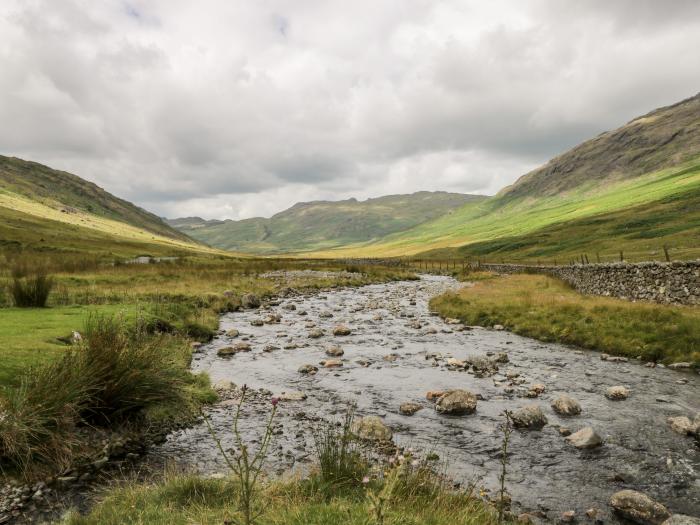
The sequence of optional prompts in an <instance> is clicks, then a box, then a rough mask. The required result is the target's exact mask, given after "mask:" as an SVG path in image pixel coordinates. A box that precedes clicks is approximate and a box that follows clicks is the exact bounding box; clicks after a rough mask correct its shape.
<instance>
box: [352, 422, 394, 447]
mask: <svg viewBox="0 0 700 525" xmlns="http://www.w3.org/2000/svg"><path fill="white" fill-rule="evenodd" d="M353 432H354V433H355V434H357V437H359V438H360V439H365V440H367V441H391V438H392V437H393V432H392V431H391V429H390V428H389V427H388V426H386V425H385V424H384V423H383V422H382V420H381V419H379V418H378V417H377V416H366V417H362V418H360V419H358V420H357V421H355V423H354V425H353Z"/></svg>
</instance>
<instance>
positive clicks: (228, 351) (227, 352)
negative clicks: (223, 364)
mask: <svg viewBox="0 0 700 525" xmlns="http://www.w3.org/2000/svg"><path fill="white" fill-rule="evenodd" d="M250 350H251V347H250V343H243V342H241V343H236V344H235V345H233V346H224V347H222V348H219V349H218V350H217V351H216V355H218V356H219V357H229V356H232V355H236V354H238V353H240V352H250Z"/></svg>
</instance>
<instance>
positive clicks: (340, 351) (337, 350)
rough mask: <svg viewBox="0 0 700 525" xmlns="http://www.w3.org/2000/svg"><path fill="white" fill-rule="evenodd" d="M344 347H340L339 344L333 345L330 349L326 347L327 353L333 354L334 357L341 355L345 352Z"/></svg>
mask: <svg viewBox="0 0 700 525" xmlns="http://www.w3.org/2000/svg"><path fill="white" fill-rule="evenodd" d="M344 353H345V352H343V349H342V348H340V347H339V346H331V347H329V348H328V349H326V355H329V356H332V357H340V356H342V355H343V354H344Z"/></svg>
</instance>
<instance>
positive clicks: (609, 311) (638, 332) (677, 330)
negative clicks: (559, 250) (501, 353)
mask: <svg viewBox="0 0 700 525" xmlns="http://www.w3.org/2000/svg"><path fill="white" fill-rule="evenodd" d="M466 278H467V279H468V276H467V277H466ZM430 306H431V308H432V309H433V310H435V311H437V312H439V313H440V315H442V316H445V317H453V318H458V319H460V320H462V321H463V322H465V323H467V324H470V325H480V326H493V325H496V324H500V325H503V326H505V327H506V328H507V329H508V330H511V331H513V332H515V333H517V334H520V335H524V336H527V337H533V338H535V339H539V340H541V341H549V342H559V343H565V344H571V345H576V346H579V347H582V348H588V349H592V350H599V351H602V352H607V353H611V354H615V355H622V356H627V357H631V358H634V357H637V356H641V357H642V359H643V360H645V361H659V362H664V363H670V362H679V361H690V362H693V363H695V364H696V365H700V308H697V307H690V306H687V307H683V306H666V305H655V304H651V303H631V302H628V301H624V300H621V299H613V298H607V297H597V296H585V295H581V294H579V293H578V292H576V291H574V290H573V289H571V288H570V287H569V286H567V285H566V284H565V283H563V282H562V281H559V280H557V279H554V278H551V277H547V276H541V275H525V274H518V275H509V276H503V277H498V278H494V279H489V280H482V281H479V282H477V283H475V284H474V286H473V287H465V288H463V289H461V290H459V291H458V292H451V293H447V294H444V295H441V296H439V297H436V298H434V299H433V300H432V301H431V303H430Z"/></svg>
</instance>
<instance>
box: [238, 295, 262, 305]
mask: <svg viewBox="0 0 700 525" xmlns="http://www.w3.org/2000/svg"><path fill="white" fill-rule="evenodd" d="M241 306H243V308H260V299H258V296H257V295H255V294H252V293H247V294H245V295H243V297H241Z"/></svg>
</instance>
